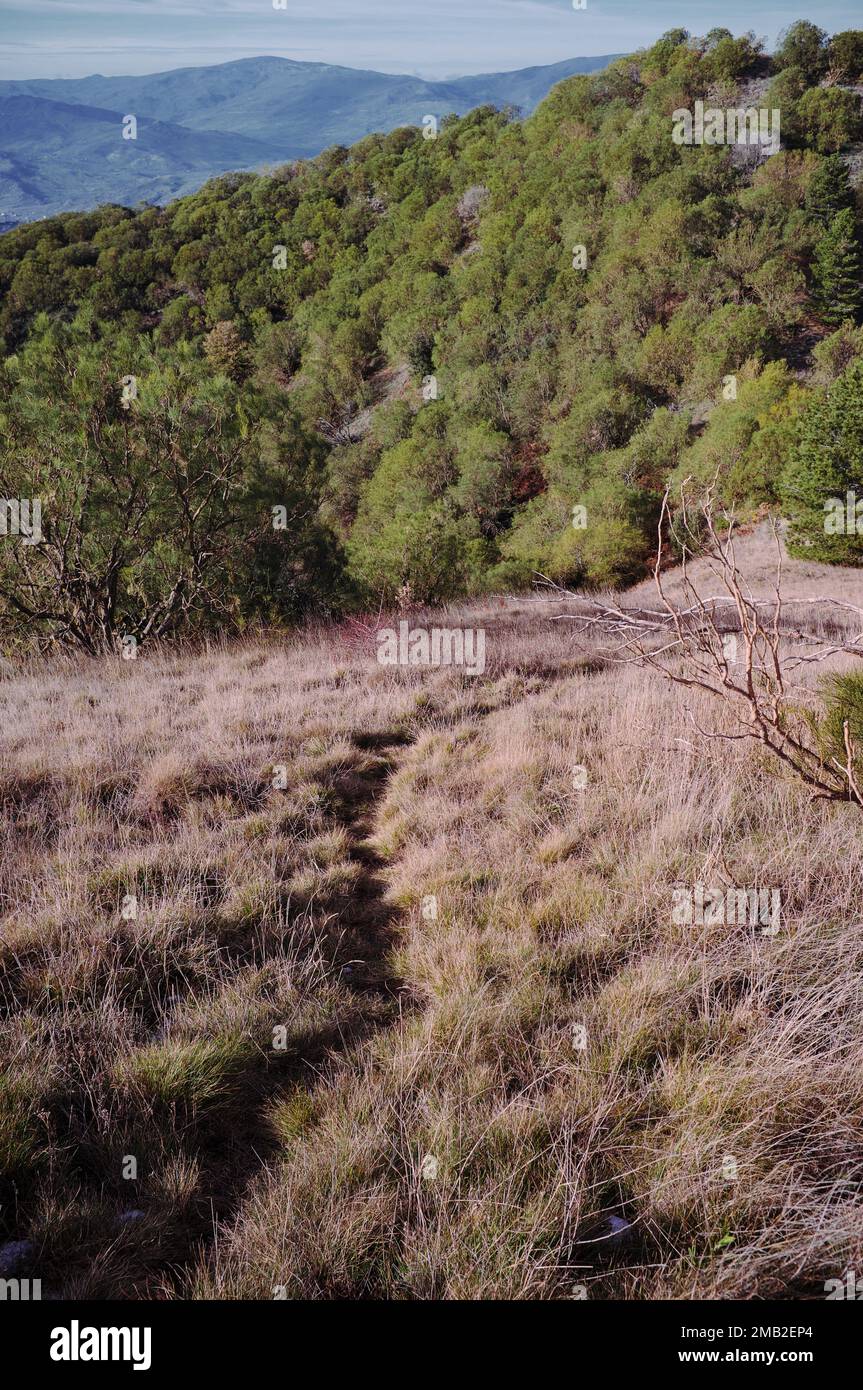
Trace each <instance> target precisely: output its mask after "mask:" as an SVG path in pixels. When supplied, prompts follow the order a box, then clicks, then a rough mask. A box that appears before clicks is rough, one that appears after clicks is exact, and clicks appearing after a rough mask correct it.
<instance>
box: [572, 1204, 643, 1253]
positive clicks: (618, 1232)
mask: <svg viewBox="0 0 863 1390" xmlns="http://www.w3.org/2000/svg"><path fill="white" fill-rule="evenodd" d="M634 1237H635V1227H634V1226H633V1223H632V1222H631V1221H627V1220H626V1219H625V1218H624V1217H622V1216H617V1215H615V1213H614V1212H608V1213H606V1214H605V1215H604V1216H600V1217H597V1219H596V1220H595V1221H591V1222H590V1224H589V1225H587V1226H585V1227H584V1229H583V1231H582V1232H581V1233H580V1234H579V1238H578V1241H577V1244H578V1245H596V1246H598V1247H599V1248H600V1249H601V1250H602V1251H603V1252H605V1251H607V1252H608V1253H611V1251H615V1252H616V1251H618V1250H623V1249H624V1248H625V1247H626V1246H627V1245H629V1244H630V1243H631V1241H632V1240H633V1239H634Z"/></svg>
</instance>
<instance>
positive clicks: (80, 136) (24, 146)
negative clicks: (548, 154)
mask: <svg viewBox="0 0 863 1390" xmlns="http://www.w3.org/2000/svg"><path fill="white" fill-rule="evenodd" d="M614 56H615V55H606V56H603V57H596V58H571V59H569V60H567V61H566V62H562V63H555V64H553V65H551V66H548V67H533V68H523V69H520V70H518V71H516V72H502V73H482V74H479V75H478V76H475V77H460V78H456V79H453V80H452V81H449V82H426V81H424V80H423V79H422V78H419V77H410V76H403V75H399V74H392V73H380V72H367V71H364V70H361V69H355V68H345V67H335V66H332V65H330V64H327V63H299V62H293V61H291V60H290V59H286V58H243V59H240V60H239V61H237V62H233V63H220V64H218V65H216V66H212V67H193V68H179V69H176V70H175V71H173V72H159V73H152V74H149V75H147V76H144V77H101V76H98V75H96V76H93V77H82V78H69V79H64V78H44V79H41V78H39V79H33V80H30V81H23V82H0V223H3V222H23V221H28V220H31V219H33V218H36V217H43V216H46V215H49V214H50V213H53V212H60V211H64V210H71V209H79V208H86V207H93V206H96V205H97V204H99V203H104V202H118V203H127V204H134V203H137V202H140V201H141V200H147V201H149V202H157V203H162V202H166V201H168V200H169V199H171V198H174V197H177V196H179V195H181V194H183V193H189V192H191V191H193V190H194V189H195V188H198V187H200V185H201V184H202V183H203V182H205V181H206V179H208V178H211V177H213V175H215V174H219V173H224V172H225V171H226V170H229V169H253V168H256V167H259V166H260V165H261V164H266V163H284V162H285V161H287V160H291V159H299V158H308V157H310V156H312V155H315V154H319V153H320V151H321V150H323V149H326V148H327V146H328V145H335V144H341V145H349V144H351V143H352V142H354V141H355V140H359V139H361V138H362V136H364V135H368V134H370V133H371V132H373V131H388V130H394V129H395V128H396V127H397V126H402V125H419V124H420V123H421V122H422V119H423V116H425V115H428V114H432V115H437V116H444V115H447V114H448V113H449V112H456V113H457V114H459V115H463V114H464V112H466V111H470V110H471V109H472V108H473V107H475V106H480V105H483V104H485V103H488V102H491V103H493V104H494V105H497V106H516V107H518V108H520V109H521V110H522V111H523V112H524V113H525V114H526V113H528V112H530V111H532V110H533V109H534V107H535V106H536V105H537V104H538V103H539V102H540V101H541V100H542V98H543V97H544V96H545V95H546V94H547V92H548V91H550V89H551V88H552V87H553V86H554V85H555V83H557V82H560V81H562V80H563V79H564V78H565V77H571V76H572V75H573V74H575V73H579V72H595V71H597V70H598V69H600V68H603V67H605V66H606V64H607V63H609V62H610V61H611V59H612V57H614ZM126 115H134V116H135V117H136V119H137V123H138V126H137V139H135V140H124V139H123V136H122V125H123V117H124V116H126Z"/></svg>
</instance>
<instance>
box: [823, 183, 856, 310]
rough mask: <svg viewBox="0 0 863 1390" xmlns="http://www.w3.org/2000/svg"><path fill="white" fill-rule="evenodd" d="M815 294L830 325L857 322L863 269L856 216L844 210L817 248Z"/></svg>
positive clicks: (825, 233) (849, 210) (832, 223)
mask: <svg viewBox="0 0 863 1390" xmlns="http://www.w3.org/2000/svg"><path fill="white" fill-rule="evenodd" d="M814 279H815V294H816V299H817V303H818V305H819V307H820V309H821V312H822V314H823V316H824V318H825V319H826V320H827V322H828V323H835V324H839V323H844V322H845V320H846V319H856V318H857V316H858V315H859V313H860V309H861V306H863V284H861V279H863V269H861V257H860V245H859V242H858V240H857V229H856V227H855V225H854V214H853V212H852V211H851V209H850V208H844V209H843V211H842V212H840V213H837V215H836V216H835V217H834V218H833V220H832V222H831V223H830V225H829V227H828V228H827V230H826V231H825V232H824V234H823V235H822V237H821V239H820V240H819V242H818V244H817V246H816V247H815V266H814Z"/></svg>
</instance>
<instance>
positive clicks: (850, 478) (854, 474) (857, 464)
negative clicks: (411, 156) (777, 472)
mask: <svg viewBox="0 0 863 1390" xmlns="http://www.w3.org/2000/svg"><path fill="white" fill-rule="evenodd" d="M780 492H781V497H782V503H783V507H784V510H785V514H786V516H787V517H788V519H789V533H788V545H789V550H790V552H791V554H792V555H801V556H807V557H810V558H811V559H813V560H824V561H828V562H830V563H833V564H843V565H846V564H847V565H859V564H863V361H861V360H860V359H857V360H856V361H854V362H852V364H851V366H850V367H848V368H847V369H846V371H845V372H843V374H842V376H841V377H839V378H838V379H837V380H836V381H835V382H834V383H833V385H832V386H830V387H828V388H827V389H826V391H819V392H816V393H815V394H814V395H813V397H812V399H811V401H810V403H809V405H808V406H807V408H806V410H805V413H804V416H803V420H802V423H801V431H800V442H799V444H798V446H797V448H796V449H794V450H793V452H792V453H791V454H790V456H789V458H788V462H787V464H786V467H785V470H784V472H783V474H782V478H781V482H780ZM849 493H850V494H851V495H852V503H851V511H850V517H851V521H852V525H851V526H850V527H849V526H848V524H847V521H848V517H849V512H848V494H849ZM857 499H859V501H860V503H861V507H860V516H859V521H858V518H857V515H856V501H857ZM858 526H859V534H858Z"/></svg>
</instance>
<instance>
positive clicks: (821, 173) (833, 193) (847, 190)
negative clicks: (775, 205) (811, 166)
mask: <svg viewBox="0 0 863 1390" xmlns="http://www.w3.org/2000/svg"><path fill="white" fill-rule="evenodd" d="M853 205H854V191H853V189H852V187H851V180H850V178H849V176H848V166H847V164H846V163H845V160H844V159H842V157H841V156H840V155H838V154H831V155H828V156H827V158H826V159H821V160H819V162H818V167H817V168H816V170H815V172H814V173H813V174H812V177H811V178H810V180H809V186H808V187H807V189H806V203H805V206H806V211H807V212H808V213H809V215H810V216H811V217H813V218H814V219H815V221H816V222H820V224H821V226H822V227H827V226H828V225H829V223H831V222H832V221H833V218H834V217H835V216H836V215H837V213H840V212H842V211H843V210H844V209H845V208H850V207H853Z"/></svg>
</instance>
